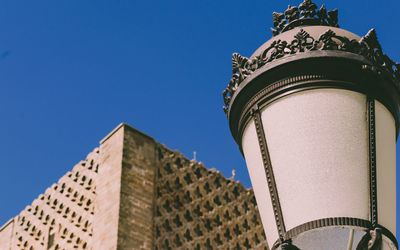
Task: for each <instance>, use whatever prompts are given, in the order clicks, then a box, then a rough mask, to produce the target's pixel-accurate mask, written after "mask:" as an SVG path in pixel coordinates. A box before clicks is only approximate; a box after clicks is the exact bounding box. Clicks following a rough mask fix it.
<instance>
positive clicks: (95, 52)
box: [0, 0, 400, 225]
mask: <svg viewBox="0 0 400 250" xmlns="http://www.w3.org/2000/svg"><path fill="white" fill-rule="evenodd" d="M300 2H301V1H300V0H299V1H293V0H288V1H267V0H253V1H237V0H230V1H227V0H218V1H209V0H205V1H195V0H192V1H187V0H185V1H184V0H176V1H151V0H148V1H135V0H129V1H128V0H114V1H99V0H98V1H94V0H93V1H88V0H70V1H64V0H63V1H61V0H59V1H54V0H52V1H50V0H49V1H44V0H38V1H20V0H12V1H4V0H2V1H0V30H2V35H1V36H0V117H1V118H2V120H1V121H2V122H1V123H0V131H1V132H2V136H1V143H0V169H1V173H2V174H1V175H0V200H1V202H0V225H2V224H3V223H5V222H6V221H7V220H8V219H9V218H11V217H13V216H15V215H17V214H18V213H19V212H20V211H21V210H23V209H24V208H25V206H26V205H28V204H30V203H31V201H32V200H33V199H35V198H36V197H37V196H38V195H39V194H40V193H43V192H44V191H45V189H46V188H47V187H48V186H50V185H51V184H52V183H54V182H56V181H57V180H58V179H59V178H60V177H61V176H62V175H63V174H64V173H65V172H67V171H68V170H70V169H71V168H72V167H73V166H74V165H75V164H76V163H77V162H79V161H80V160H81V159H84V158H85V157H86V154H87V153H89V152H90V151H91V150H92V149H93V148H95V147H97V146H98V142H99V141H100V140H101V139H102V138H103V137H104V136H105V135H106V134H107V133H108V132H110V131H111V130H112V129H113V128H114V127H115V126H117V125H118V124H119V123H120V122H126V123H129V124H131V125H132V126H134V127H135V128H137V129H139V130H141V131H143V132H145V133H147V134H149V135H151V136H152V137H154V138H155V139H156V140H157V141H159V142H161V143H164V144H165V145H167V146H168V147H169V148H172V149H178V150H179V151H180V152H182V153H183V154H185V155H186V156H187V157H188V158H192V155H193V151H197V159H198V160H199V161H202V162H204V163H205V165H206V166H207V167H208V168H216V169H218V170H220V171H221V172H222V173H223V174H224V175H225V176H227V177H230V176H231V171H232V169H235V170H236V172H237V175H236V179H238V180H240V181H242V183H244V185H245V186H250V181H249V178H248V174H247V169H246V166H245V163H244V160H243V159H242V156H241V154H240V152H239V150H238V149H237V146H236V144H235V143H234V141H233V139H232V137H231V135H230V132H229V129H228V123H227V120H226V118H225V115H224V113H223V111H222V105H223V102H222V97H221V93H222V90H223V89H224V88H225V87H226V85H227V83H228V80H229V79H230V76H231V54H232V53H233V52H239V53H240V54H242V55H245V56H250V55H251V54H252V52H253V51H254V50H255V49H257V48H258V47H259V46H260V45H261V44H262V43H264V42H265V41H266V40H268V39H269V38H270V37H271V33H270V31H269V27H271V26H272V12H273V11H284V10H285V9H286V8H287V5H288V4H291V5H298V4H299V3H300ZM315 2H316V3H317V5H318V6H320V5H321V4H322V3H325V4H326V5H327V9H328V10H329V9H333V8H338V9H339V24H340V25H341V27H342V28H344V29H348V30H350V31H352V32H354V33H356V34H358V35H361V36H362V35H364V34H366V33H367V32H368V30H369V29H370V28H373V27H375V28H376V30H377V33H378V37H379V40H380V42H381V44H382V46H383V48H384V51H385V52H386V53H387V54H389V55H390V56H391V58H392V59H394V60H395V61H400V50H399V45H400V26H399V25H398V23H399V21H398V15H399V14H398V13H399V9H400V1H398V0H387V1H379V2H377V1H372V0H355V1H333V0H326V1H325V2H321V1H315ZM398 145H399V143H398ZM399 148H400V147H398V150H397V159H398V160H397V165H398V166H399V165H400V164H399V159H400V152H399ZM398 193H400V192H398Z"/></svg>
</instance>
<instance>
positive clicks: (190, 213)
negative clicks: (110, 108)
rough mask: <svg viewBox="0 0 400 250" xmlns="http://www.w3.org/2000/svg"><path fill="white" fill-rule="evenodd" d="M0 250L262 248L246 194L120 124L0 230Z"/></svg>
mask: <svg viewBox="0 0 400 250" xmlns="http://www.w3.org/2000/svg"><path fill="white" fill-rule="evenodd" d="M0 249H1V250H3V249H4V250H8V249H27V250H30V249H268V246H267V243H266V239H265V234H264V230H263V227H262V225H261V220H260V217H259V213H258V209H257V205H256V201H255V198H254V194H253V191H252V189H246V188H245V187H244V186H243V185H242V184H241V183H240V182H237V181H234V180H233V179H232V178H231V179H228V178H225V177H224V176H223V175H222V174H221V173H220V172H218V171H216V170H209V169H207V168H206V167H205V166H204V165H203V164H202V163H199V162H196V161H195V160H188V159H187V158H185V157H184V156H183V155H182V154H180V153H179V152H178V151H173V150H170V149H168V148H167V147H165V146H164V145H162V144H160V143H158V142H156V141H155V140H154V139H153V138H151V137H149V136H148V135H145V134H143V133H142V132H140V131H138V130H136V129H134V128H132V127H131V126H129V125H127V124H120V125H119V126H118V127H117V128H115V129H114V130H113V131H112V132H111V133H110V134H109V135H107V136H106V137H105V138H104V139H103V140H101V142H100V146H99V147H98V148H96V149H94V150H93V151H92V152H91V153H89V154H88V156H87V158H86V159H85V160H84V161H81V162H79V163H78V164H77V165H76V166H75V167H74V168H73V170H72V171H71V172H68V173H66V174H65V175H64V176H63V177H61V178H60V180H59V181H58V182H57V183H56V184H53V185H52V186H51V187H49V188H48V189H47V190H46V191H45V192H44V193H43V194H41V195H39V197H38V198H37V199H36V200H34V201H33V202H32V204H31V205H29V206H27V207H26V208H25V209H24V210H23V211H22V212H21V213H20V214H19V215H17V216H16V217H14V218H12V219H11V220H9V221H8V222H7V223H6V224H5V225H3V226H2V227H1V228H0Z"/></svg>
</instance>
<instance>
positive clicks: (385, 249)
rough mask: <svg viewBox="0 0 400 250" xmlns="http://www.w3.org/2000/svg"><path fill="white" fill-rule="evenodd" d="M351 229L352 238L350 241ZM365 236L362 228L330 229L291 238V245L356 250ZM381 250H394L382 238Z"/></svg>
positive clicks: (325, 249) (389, 242)
mask: <svg viewBox="0 0 400 250" xmlns="http://www.w3.org/2000/svg"><path fill="white" fill-rule="evenodd" d="M351 229H353V238H352V241H351ZM365 234H366V232H365V231H364V229H362V228H355V227H354V228H345V227H330V228H324V229H315V230H311V231H307V232H305V233H303V234H300V235H298V236H297V237H294V238H293V244H294V245H295V246H296V247H298V248H300V249H306V250H311V249H323V250H345V249H351V250H356V248H357V246H358V243H359V242H360V241H361V239H362V237H363V236H364V235H365ZM382 238H383V241H382V250H396V247H395V246H394V244H393V243H392V242H391V241H390V240H389V239H388V238H387V237H385V236H383V237H382Z"/></svg>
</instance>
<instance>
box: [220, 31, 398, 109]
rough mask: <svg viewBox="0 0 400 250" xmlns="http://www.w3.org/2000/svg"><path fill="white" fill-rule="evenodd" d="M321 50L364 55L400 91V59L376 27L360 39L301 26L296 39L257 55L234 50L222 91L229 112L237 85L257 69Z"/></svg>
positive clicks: (266, 49)
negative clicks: (392, 55) (383, 43)
mask: <svg viewBox="0 0 400 250" xmlns="http://www.w3.org/2000/svg"><path fill="white" fill-rule="evenodd" d="M318 50H319V51H322V50H336V51H344V52H350V53H354V54H358V55H361V56H364V57H365V58H366V59H367V60H369V61H370V62H371V63H372V64H373V65H374V71H376V72H377V73H379V74H382V73H384V74H386V75H388V76H389V77H390V78H391V79H392V81H393V83H394V84H395V86H396V87H397V89H398V91H399V92H400V63H396V62H394V61H393V60H391V59H390V58H389V57H388V56H387V55H386V54H384V53H383V51H382V47H381V45H380V44H379V41H378V38H377V36H376V32H375V30H374V29H372V30H370V31H369V32H368V34H367V35H365V36H364V37H362V38H361V39H360V40H359V41H357V40H350V39H349V38H347V37H344V36H339V35H337V34H336V33H335V32H333V31H332V30H330V29H329V30H328V31H326V32H325V33H323V34H322V35H320V36H319V38H314V37H312V36H311V35H310V34H308V33H307V32H306V31H304V30H303V29H300V31H299V32H298V33H297V34H296V35H294V40H293V41H291V42H288V41H284V40H280V39H278V40H275V41H273V42H272V43H271V44H270V46H269V47H267V48H265V49H264V51H262V52H261V53H260V54H259V55H257V56H255V57H254V58H247V57H244V56H241V55H240V54H238V53H233V55H232V78H231V80H230V81H229V83H228V87H227V88H226V89H225V90H224V91H223V92H222V96H223V99H224V103H225V105H226V106H225V107H223V110H224V112H225V114H227V112H228V107H229V105H230V102H231V99H232V97H233V95H234V93H235V92H236V90H237V88H238V87H239V86H240V84H241V83H242V82H243V81H244V80H245V79H246V78H247V77H248V76H249V75H251V74H252V73H253V72H254V71H256V70H258V69H260V68H261V67H263V66H264V65H266V64H268V63H270V62H272V61H274V60H277V59H280V58H283V57H285V56H289V55H293V54H300V53H307V52H309V51H318Z"/></svg>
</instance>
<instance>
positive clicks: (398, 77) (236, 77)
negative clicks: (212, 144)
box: [223, 0, 400, 250]
mask: <svg viewBox="0 0 400 250" xmlns="http://www.w3.org/2000/svg"><path fill="white" fill-rule="evenodd" d="M337 17H338V11H337V10H332V11H327V10H326V8H325V5H322V6H321V8H319V9H318V8H317V6H316V5H315V4H314V3H312V2H311V1H310V0H304V2H303V3H301V4H300V5H299V6H298V7H296V6H289V8H288V9H287V10H286V11H285V12H284V13H276V12H274V13H273V24H274V26H275V28H274V29H272V32H273V37H272V38H271V39H270V40H269V41H267V42H266V43H264V44H263V45H262V46H261V47H260V48H258V49H257V50H256V51H255V52H254V54H253V55H252V56H251V57H250V58H246V57H243V56H241V55H239V54H237V53H234V54H233V55H232V64H233V76H232V79H231V80H230V82H229V84H228V87H227V89H226V90H224V92H223V97H224V102H225V105H226V106H225V107H224V111H225V113H226V115H227V117H228V120H229V126H230V130H231V133H232V135H233V137H234V139H235V141H236V142H237V144H238V145H239V148H240V150H241V152H242V153H243V155H244V157H245V160H246V164H247V167H248V171H249V174H250V178H251V182H252V185H253V189H254V192H255V196H256V200H257V204H258V209H259V211H260V216H261V219H262V222H263V225H264V230H265V233H266V237H267V241H268V244H269V246H270V248H271V249H303V250H311V249H317V250H319V249H384V250H386V249H398V243H397V240H396V238H395V236H394V235H395V234H396V191H395V186H396V139H397V137H398V134H399V111H400V64H397V63H395V62H393V61H392V60H391V59H390V58H389V57H388V56H386V55H385V54H383V52H382V48H381V46H380V44H379V42H378V40H377V36H376V33H375V31H374V30H371V31H369V32H368V34H366V35H365V36H364V37H361V38H360V37H358V36H357V35H355V34H353V33H351V32H349V31H346V30H343V29H340V28H339V26H338V18H337Z"/></svg>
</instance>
